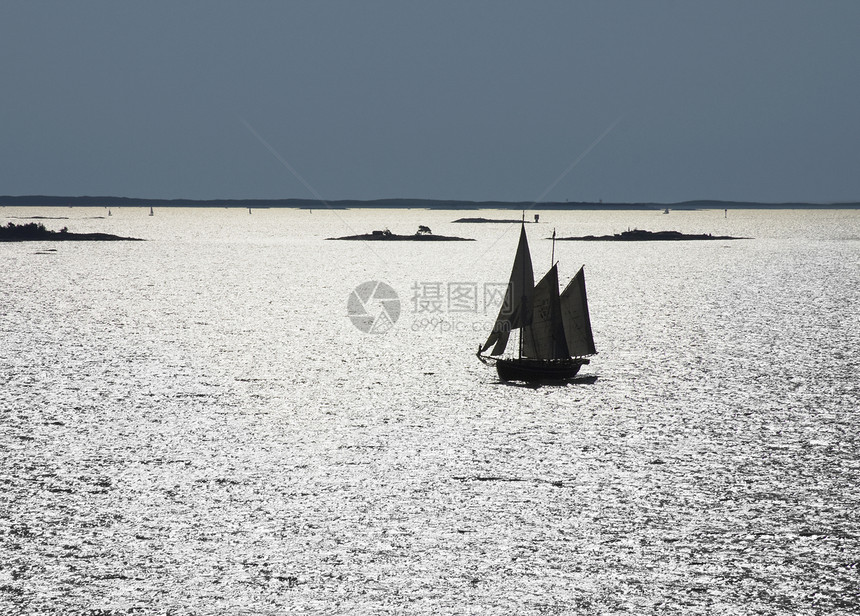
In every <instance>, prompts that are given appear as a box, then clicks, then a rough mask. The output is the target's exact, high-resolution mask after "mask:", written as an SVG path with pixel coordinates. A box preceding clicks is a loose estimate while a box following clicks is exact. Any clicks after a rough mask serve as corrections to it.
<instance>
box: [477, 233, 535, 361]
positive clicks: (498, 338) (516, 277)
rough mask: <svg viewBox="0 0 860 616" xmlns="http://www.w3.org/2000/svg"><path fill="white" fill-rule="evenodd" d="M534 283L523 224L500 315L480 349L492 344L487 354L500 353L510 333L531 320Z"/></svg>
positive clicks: (487, 347) (482, 350) (502, 351)
mask: <svg viewBox="0 0 860 616" xmlns="http://www.w3.org/2000/svg"><path fill="white" fill-rule="evenodd" d="M534 286H535V278H534V271H533V270H532V257H531V253H530V252H529V241H528V238H527V237H526V226H525V225H523V226H522V228H521V229H520V241H519V243H518V244H517V254H516V256H515V257H514V266H513V268H512V269H511V277H510V280H509V281H508V288H507V291H506V292H505V299H504V301H503V302H502V307H501V308H500V309H499V316H498V317H497V318H496V323H495V325H493V331H492V332H491V333H490V336H489V337H488V338H487V341H486V342H485V343H484V346H483V347H482V348H481V352H484V351H486V350H487V349H489V348H490V347H493V350H492V351H490V354H491V355H501V354H502V353H504V352H505V348H506V347H507V344H508V338H509V337H510V334H511V332H512V331H513V330H515V329H520V328H521V327H523V326H524V325H526V324H527V323H529V322H531V314H530V313H531V305H532V297H533V296H534Z"/></svg>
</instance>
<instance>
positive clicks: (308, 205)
mask: <svg viewBox="0 0 860 616" xmlns="http://www.w3.org/2000/svg"><path fill="white" fill-rule="evenodd" d="M4 206H9V207H21V206H34V207H146V208H149V207H226V208H232V207H236V208H244V209H247V208H267V207H271V208H278V207H279V208H297V209H306V210H325V209H333V210H341V209H346V208H354V209H362V208H397V209H410V208H420V209H428V210H491V209H492V210H514V211H523V210H525V211H532V210H540V211H546V210H595V211H600V210H617V211H623V210H658V211H661V212H662V211H665V210H666V209H667V208H671V209H672V210H739V209H768V210H798V209H800V210H832V209H853V210H856V209H860V202H846V203H803V202H787V203H759V202H747V201H719V200H697V201H681V202H679V203H651V202H643V203H603V202H597V203H594V202H588V201H542V202H540V203H535V202H533V201H467V200H442V199H411V198H403V199H367V200H361V199H340V200H333V201H320V200H317V199H141V198H136V197H109V196H103V197H63V196H47V195H21V196H11V195H6V196H0V207H4ZM517 222H519V221H517Z"/></svg>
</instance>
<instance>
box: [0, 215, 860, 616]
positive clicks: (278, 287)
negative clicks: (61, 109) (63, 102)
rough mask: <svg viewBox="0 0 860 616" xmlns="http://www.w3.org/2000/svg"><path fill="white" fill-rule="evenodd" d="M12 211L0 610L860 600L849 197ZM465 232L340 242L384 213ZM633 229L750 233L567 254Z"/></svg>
mask: <svg viewBox="0 0 860 616" xmlns="http://www.w3.org/2000/svg"><path fill="white" fill-rule="evenodd" d="M535 213H537V214H539V216H540V221H539V222H538V223H534V222H530V224H527V225H526V232H527V234H528V238H529V243H530V246H531V252H532V260H533V264H534V269H535V278H536V279H539V278H540V277H541V276H542V275H543V273H544V272H545V271H546V270H548V269H549V268H550V266H551V263H552V262H553V261H558V263H559V272H560V278H561V279H562V284H565V283H566V281H567V280H568V279H569V278H571V277H572V276H573V275H574V274H575V273H576V271H577V270H578V269H579V268H580V267H581V266H583V265H584V266H585V276H586V284H587V289H588V300H589V305H590V314H591V323H592V328H593V331H594V338H595V344H596V347H597V351H598V354H597V355H595V356H593V357H592V358H591V363H590V364H589V365H587V366H585V367H584V368H583V369H582V371H581V373H580V377H581V378H578V379H577V380H575V381H573V382H571V383H568V384H565V385H549V384H545V385H525V384H516V383H504V382H500V381H499V379H498V377H497V375H496V373H495V371H494V369H493V368H491V367H488V366H485V365H484V364H483V363H481V362H480V361H479V360H478V359H477V358H476V356H475V353H476V351H477V348H478V345H479V344H481V343H483V342H484V340H486V338H487V336H488V334H489V333H490V329H491V328H492V326H493V322H494V321H495V317H496V313H497V312H498V310H499V306H500V301H501V296H500V294H499V289H500V288H502V289H503V288H504V285H505V284H506V283H507V280H508V276H509V273H510V269H511V265H512V263H513V258H514V252H515V250H516V244H517V240H518V236H519V230H520V225H519V224H518V223H517V222H511V223H506V224H505V223H497V224H486V223H485V224H478V223H455V222H454V221H455V220H456V219H458V218H460V217H462V216H482V217H486V218H504V219H514V221H516V220H518V219H519V218H520V217H521V213H520V212H510V211H480V212H474V211H472V212H464V211H444V210H423V209H403V210H397V209H368V210H362V209H346V210H337V209H326V208H325V207H322V206H321V207H320V209H313V210H307V209H304V210H301V209H277V208H272V209H262V208H261V209H252V210H247V209H241V208H231V209H218V208H166V207H165V208H158V207H156V208H154V210H153V215H151V216H150V211H149V209H148V208H111V209H110V210H108V209H106V208H82V207H75V208H13V207H4V208H0V225H6V224H7V223H9V222H13V223H16V224H21V223H24V222H41V223H42V224H44V225H45V226H46V227H48V228H49V229H54V230H58V229H60V228H62V227H67V228H68V230H69V231H72V232H81V233H82V232H101V233H112V234H116V235H121V236H126V237H135V238H141V239H144V240H146V241H142V242H23V243H0V613H2V614H27V615H32V614H88V615H91V616H104V615H131V614H174V615H185V614H189V615H190V614H201V615H202V614H206V615H208V614H248V615H250V614H255V615H256V614H261V615H276V614H487V615H495V614H498V615H510V614H518V615H531V614H721V615H724V616H725V615H734V614H737V615H746V614H792V615H812V614H845V615H848V614H857V613H858V612H860V487H858V486H860V211H858V210H835V209H834V210H816V211H810V210H732V209H730V210H728V211H723V210H700V211H680V210H671V211H670V212H669V213H668V214H664V213H663V212H662V211H611V212H609V211H607V212H602V211H541V210H540V207H539V205H538V206H536V207H535V208H534V209H533V211H529V212H526V218H527V220H529V221H531V220H533V215H534V214H535ZM419 225H424V226H427V227H429V228H430V230H431V231H432V233H433V234H436V235H448V236H460V237H465V238H471V239H473V240H474V241H468V242H363V241H331V240H328V239H327V238H330V237H338V236H344V235H354V234H362V233H370V232H371V231H373V230H384V229H389V230H390V231H391V232H392V233H395V234H412V233H414V232H416V230H417V229H418V227H419ZM628 229H645V230H650V231H661V230H676V231H682V232H685V233H711V234H712V235H715V236H717V235H719V236H723V235H730V236H735V237H739V238H746V239H734V240H712V241H680V242H567V241H558V242H556V243H555V245H554V246H553V242H552V241H551V240H550V239H548V238H550V237H551V236H552V233H553V230H555V232H556V233H557V235H558V237H570V236H582V235H604V234H614V233H620V232H622V231H626V230H628Z"/></svg>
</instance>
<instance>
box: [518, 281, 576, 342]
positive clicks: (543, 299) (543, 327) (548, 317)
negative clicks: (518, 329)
mask: <svg viewBox="0 0 860 616" xmlns="http://www.w3.org/2000/svg"><path fill="white" fill-rule="evenodd" d="M533 302H534V303H533V306H534V308H533V310H532V322H531V324H530V325H527V326H526V327H524V328H523V332H522V335H523V352H522V356H523V357H528V358H533V359H569V358H570V353H568V350H567V340H566V339H565V334H564V325H563V324H562V313H561V303H560V301H559V295H558V267H557V266H555V265H553V266H552V268H550V270H549V271H548V272H547V273H546V275H545V276H544V277H543V278H542V279H541V281H540V282H539V283H537V286H536V287H535V292H534V300H533Z"/></svg>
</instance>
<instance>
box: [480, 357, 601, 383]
mask: <svg viewBox="0 0 860 616" xmlns="http://www.w3.org/2000/svg"><path fill="white" fill-rule="evenodd" d="M587 363H588V360H587V359H568V360H554V361H550V360H541V359H499V360H497V361H496V372H498V373H499V378H500V379H502V380H503V381H526V382H536V381H563V380H566V379H572V378H573V377H575V376H576V373H577V372H579V368H580V367H581V366H582V365H583V364H587Z"/></svg>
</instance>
